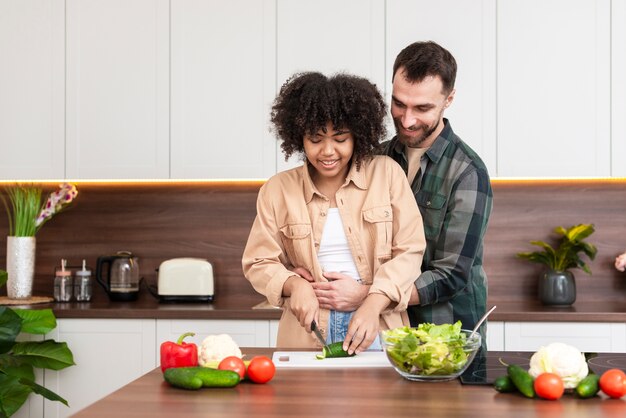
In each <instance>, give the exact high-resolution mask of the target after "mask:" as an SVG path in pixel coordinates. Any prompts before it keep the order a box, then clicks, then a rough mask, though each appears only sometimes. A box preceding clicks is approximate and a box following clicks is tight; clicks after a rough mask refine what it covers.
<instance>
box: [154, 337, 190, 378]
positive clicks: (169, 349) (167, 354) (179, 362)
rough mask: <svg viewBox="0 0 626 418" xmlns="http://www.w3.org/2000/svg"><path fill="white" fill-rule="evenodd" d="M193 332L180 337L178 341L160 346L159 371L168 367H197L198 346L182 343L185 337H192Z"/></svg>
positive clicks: (166, 342)
mask: <svg viewBox="0 0 626 418" xmlns="http://www.w3.org/2000/svg"><path fill="white" fill-rule="evenodd" d="M194 335H196V334H194V333H193V332H187V333H185V334H183V335H181V336H180V338H179V339H178V341H176V342H173V341H165V342H164V343H162V344H161V371H163V372H164V371H165V370H166V369H169V368H170V367H187V366H197V365H198V346H197V345H195V344H193V343H190V344H187V343H186V342H183V340H184V339H185V337H190V336H191V337H193V336H194Z"/></svg>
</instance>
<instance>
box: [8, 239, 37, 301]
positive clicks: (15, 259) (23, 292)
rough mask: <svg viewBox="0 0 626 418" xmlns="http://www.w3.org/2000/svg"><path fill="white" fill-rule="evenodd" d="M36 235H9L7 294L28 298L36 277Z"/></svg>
mask: <svg viewBox="0 0 626 418" xmlns="http://www.w3.org/2000/svg"><path fill="white" fill-rule="evenodd" d="M36 244H37V241H36V239H35V237H7V273H8V279H7V296H9V298H10V299H28V298H30V297H31V296H32V295H33V279H34V278H35V247H36Z"/></svg>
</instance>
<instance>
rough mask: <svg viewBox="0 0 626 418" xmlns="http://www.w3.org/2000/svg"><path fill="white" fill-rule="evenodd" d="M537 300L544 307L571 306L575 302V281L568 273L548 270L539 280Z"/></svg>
mask: <svg viewBox="0 0 626 418" xmlns="http://www.w3.org/2000/svg"><path fill="white" fill-rule="evenodd" d="M539 300H541V303H543V304H544V305H571V304H572V303H574V302H575V301H576V281H575V280H574V275H573V274H572V273H570V272H569V271H554V270H548V271H547V272H546V273H545V274H544V275H543V276H542V277H540V278H539Z"/></svg>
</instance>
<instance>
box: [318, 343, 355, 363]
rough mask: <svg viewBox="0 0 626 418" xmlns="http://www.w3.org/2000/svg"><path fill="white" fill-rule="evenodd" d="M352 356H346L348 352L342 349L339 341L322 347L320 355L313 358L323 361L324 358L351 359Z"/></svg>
mask: <svg viewBox="0 0 626 418" xmlns="http://www.w3.org/2000/svg"><path fill="white" fill-rule="evenodd" d="M354 354H355V353H352V354H348V352H347V351H346V350H344V349H343V341H339V342H336V343H332V344H328V345H326V346H324V348H323V349H322V354H318V355H316V356H315V357H316V358H317V359H318V360H323V359H325V358H337V357H352V356H354Z"/></svg>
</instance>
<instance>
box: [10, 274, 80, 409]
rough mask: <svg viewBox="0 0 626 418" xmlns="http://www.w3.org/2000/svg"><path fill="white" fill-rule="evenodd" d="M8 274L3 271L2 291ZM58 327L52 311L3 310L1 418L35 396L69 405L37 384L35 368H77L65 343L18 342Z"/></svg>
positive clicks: (49, 341)
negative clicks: (22, 335) (20, 336)
mask: <svg viewBox="0 0 626 418" xmlns="http://www.w3.org/2000/svg"><path fill="white" fill-rule="evenodd" d="M6 281H7V273H6V272H5V271H2V270H0V287H2V286H3V285H4V284H5V283H6ZM56 326H57V323H56V318H55V316H54V314H53V312H52V310H51V309H38V310H37V309H13V308H9V307H7V306H0V418H4V417H10V416H11V415H13V414H14V413H15V412H17V410H19V409H20V408H21V406H22V405H23V404H24V402H26V399H27V398H28V395H30V394H31V393H33V392H34V393H36V394H39V395H41V396H43V397H44V398H46V399H49V400H51V401H59V402H62V403H63V404H65V405H67V401H66V400H65V399H63V398H62V397H60V396H59V395H57V394H56V393H54V392H52V391H50V390H48V389H46V388H45V387H43V386H41V385H39V384H37V383H35V367H37V368H42V369H50V370H61V369H64V368H66V367H69V366H72V365H74V364H75V363H74V357H73V355H72V352H71V351H70V349H69V348H68V347H67V344H66V343H59V342H56V341H54V340H43V341H16V338H17V336H18V335H19V334H20V333H22V334H35V335H45V334H47V333H49V332H50V331H52V330H53V329H55V328H56Z"/></svg>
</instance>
